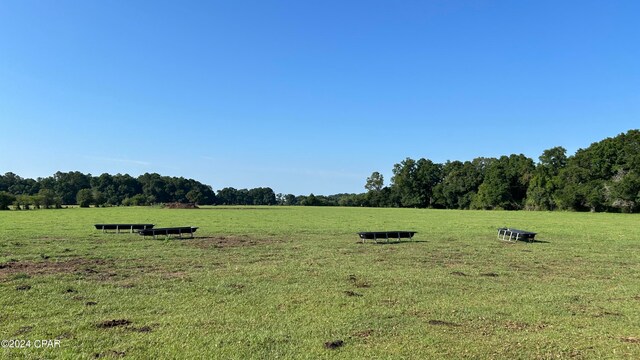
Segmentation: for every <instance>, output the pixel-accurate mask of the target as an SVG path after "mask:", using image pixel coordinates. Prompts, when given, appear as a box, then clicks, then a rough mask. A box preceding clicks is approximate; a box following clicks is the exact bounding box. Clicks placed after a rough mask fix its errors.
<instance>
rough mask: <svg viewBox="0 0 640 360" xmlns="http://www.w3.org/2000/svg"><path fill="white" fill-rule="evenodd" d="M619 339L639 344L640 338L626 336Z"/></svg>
mask: <svg viewBox="0 0 640 360" xmlns="http://www.w3.org/2000/svg"><path fill="white" fill-rule="evenodd" d="M620 340H622V341H624V342H628V343H633V344H640V338H639V337H634V336H627V337H622V338H620Z"/></svg>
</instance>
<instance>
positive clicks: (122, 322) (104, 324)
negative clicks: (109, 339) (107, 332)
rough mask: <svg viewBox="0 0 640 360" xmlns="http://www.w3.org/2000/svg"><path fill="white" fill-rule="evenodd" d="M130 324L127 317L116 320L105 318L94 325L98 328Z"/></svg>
mask: <svg viewBox="0 0 640 360" xmlns="http://www.w3.org/2000/svg"><path fill="white" fill-rule="evenodd" d="M129 324H131V321H130V320H127V319H118V320H105V321H103V322H101V323H99V324H98V325H96V326H97V327H98V328H100V329H109V328H113V327H118V326H127V325H129Z"/></svg>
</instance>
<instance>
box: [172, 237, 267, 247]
mask: <svg viewBox="0 0 640 360" xmlns="http://www.w3.org/2000/svg"><path fill="white" fill-rule="evenodd" d="M276 242H278V241H277V240H273V239H254V238H250V237H248V236H217V237H202V238H195V239H187V240H184V244H185V245H186V246H193V247H197V248H199V249H211V248H213V249H218V248H230V247H243V246H256V245H266V244H273V243H276Z"/></svg>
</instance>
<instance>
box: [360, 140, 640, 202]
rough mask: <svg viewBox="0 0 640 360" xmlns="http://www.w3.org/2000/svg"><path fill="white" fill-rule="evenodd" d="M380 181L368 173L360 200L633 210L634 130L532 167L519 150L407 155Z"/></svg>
mask: <svg viewBox="0 0 640 360" xmlns="http://www.w3.org/2000/svg"><path fill="white" fill-rule="evenodd" d="M381 185H382V182H381V175H380V174H379V173H378V172H374V173H373V174H372V176H371V177H370V178H368V179H367V183H366V185H365V188H366V189H367V190H368V192H367V193H366V194H365V198H364V201H363V203H362V205H364V206H396V207H419V208H426V207H433V208H447V209H506V210H517V209H530V210H555V209H560V210H576V211H615V212H638V211H639V210H640V131H639V130H630V131H628V132H627V133H626V134H620V135H618V136H616V137H614V138H607V139H605V140H602V141H600V142H597V143H594V144H591V146H589V147H588V148H586V149H580V150H578V151H577V152H576V154H575V155H574V156H570V157H567V154H566V150H565V149H564V148H563V147H554V148H552V149H548V150H545V151H544V152H543V153H542V155H541V156H540V157H539V162H538V163H537V164H536V163H534V161H533V160H532V159H530V158H527V157H526V156H524V155H522V154H520V155H515V154H512V155H510V156H502V157H500V158H498V159H495V158H477V159H474V160H472V161H466V162H464V163H463V162H460V161H448V162H447V163H445V164H434V163H433V162H431V161H430V160H427V159H419V160H417V161H416V160H413V159H410V158H407V159H405V160H404V161H402V162H400V163H399V164H396V165H395V166H394V168H393V177H392V179H391V184H390V185H389V186H387V187H385V186H381Z"/></svg>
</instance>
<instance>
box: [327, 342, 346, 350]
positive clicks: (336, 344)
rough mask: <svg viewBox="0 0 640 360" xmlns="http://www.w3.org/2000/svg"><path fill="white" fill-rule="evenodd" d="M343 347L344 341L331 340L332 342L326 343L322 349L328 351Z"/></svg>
mask: <svg viewBox="0 0 640 360" xmlns="http://www.w3.org/2000/svg"><path fill="white" fill-rule="evenodd" d="M343 345H344V341H342V340H333V341H327V342H326V343H324V347H325V348H327V349H330V350H333V349H337V348H339V347H341V346H343Z"/></svg>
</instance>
